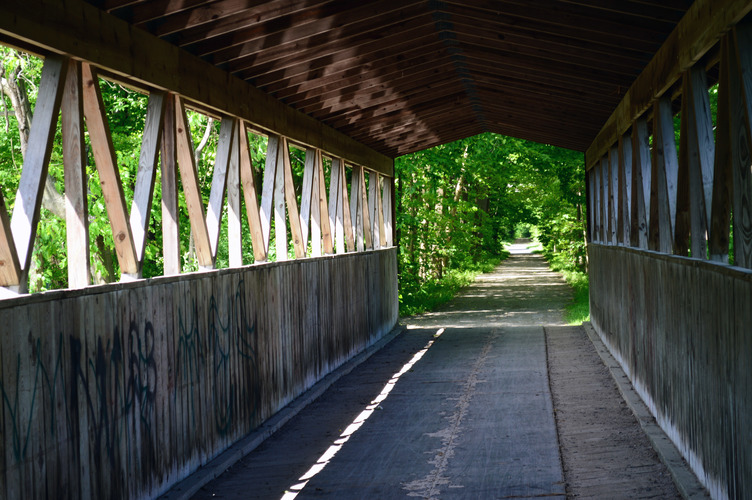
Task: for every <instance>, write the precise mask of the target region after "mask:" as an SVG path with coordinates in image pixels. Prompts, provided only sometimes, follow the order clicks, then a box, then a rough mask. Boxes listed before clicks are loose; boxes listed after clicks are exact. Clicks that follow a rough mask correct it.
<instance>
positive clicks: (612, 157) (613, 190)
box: [608, 147, 621, 245]
mask: <svg viewBox="0 0 752 500" xmlns="http://www.w3.org/2000/svg"><path fill="white" fill-rule="evenodd" d="M608 167H609V169H608V170H609V174H610V176H611V177H610V178H609V182H608V203H609V211H608V212H609V217H608V227H609V233H608V238H609V240H608V241H609V243H611V244H612V245H618V244H619V239H618V237H617V235H618V226H619V211H620V210H621V207H620V206H619V191H620V186H619V149H618V148H617V147H613V148H611V150H610V152H609V154H608Z"/></svg>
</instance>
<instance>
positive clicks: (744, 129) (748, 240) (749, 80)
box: [728, 22, 752, 268]
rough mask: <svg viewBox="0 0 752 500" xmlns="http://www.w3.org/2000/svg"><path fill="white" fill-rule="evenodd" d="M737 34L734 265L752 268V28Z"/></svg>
mask: <svg viewBox="0 0 752 500" xmlns="http://www.w3.org/2000/svg"><path fill="white" fill-rule="evenodd" d="M733 35H734V36H731V37H730V39H729V50H730V55H731V57H729V66H728V70H729V102H730V106H729V108H730V110H731V170H732V173H733V179H734V188H733V193H734V212H733V213H734V264H735V265H737V266H740V267H746V268H752V206H750V205H751V204H752V171H750V165H752V155H751V154H750V147H752V133H751V131H750V117H752V74H750V72H752V25H751V24H750V23H744V22H742V23H739V24H738V25H737V26H736V27H735V28H734V30H733ZM735 54H736V56H735Z"/></svg>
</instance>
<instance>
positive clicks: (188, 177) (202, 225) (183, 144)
mask: <svg viewBox="0 0 752 500" xmlns="http://www.w3.org/2000/svg"><path fill="white" fill-rule="evenodd" d="M175 127H176V128H175V135H176V148H177V157H178V167H179V170H180V179H181V181H182V185H183V196H184V197H185V204H186V206H187V208H188V219H189V220H190V222H191V231H192V234H193V240H194V242H195V244H196V257H197V258H198V263H199V266H201V267H204V268H212V267H214V257H213V253H212V249H211V242H210V236H209V230H208V228H207V227H206V215H205V212H204V200H203V198H202V197H201V187H200V186H199V181H198V171H197V170H196V159H195V156H194V154H193V140H192V139H191V127H190V125H189V123H188V117H187V116H186V114H185V106H184V104H183V101H182V99H180V98H179V97H177V96H176V97H175Z"/></svg>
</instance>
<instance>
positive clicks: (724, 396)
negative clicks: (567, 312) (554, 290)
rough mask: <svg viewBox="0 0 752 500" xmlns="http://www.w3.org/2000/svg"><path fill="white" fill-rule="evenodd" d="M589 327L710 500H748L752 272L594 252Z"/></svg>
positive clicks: (610, 249) (601, 248) (608, 249)
mask: <svg viewBox="0 0 752 500" xmlns="http://www.w3.org/2000/svg"><path fill="white" fill-rule="evenodd" d="M589 257H590V266H591V267H590V314H591V320H592V322H593V326H594V327H595V328H596V330H597V331H598V333H599V334H600V336H601V337H602V338H603V339H604V341H605V342H606V343H607V344H608V345H609V347H610V348H611V350H612V352H613V353H614V354H615V355H616V357H617V359H619V361H620V363H621V364H622V366H623V368H624V369H625V371H626V372H627V373H628V374H629V377H630V379H631V380H632V382H633V384H634V386H635V388H636V389H637V390H638V391H639V392H640V394H641V395H642V397H643V399H645V401H646V402H647V403H648V405H649V406H650V407H651V410H652V411H653V413H654V415H655V416H656V418H657V420H658V422H659V423H660V425H661V427H662V428H663V429H664V430H665V431H666V432H667V434H668V435H669V436H670V437H671V439H672V440H673V441H674V442H675V443H676V444H677V446H678V447H679V449H680V450H681V451H682V453H683V454H684V456H685V458H686V459H687V461H688V462H689V463H690V465H691V466H692V468H693V469H694V470H695V472H696V473H697V475H698V477H699V478H700V480H701V481H703V483H704V484H705V485H706V486H707V487H708V489H709V490H710V492H711V494H712V495H713V497H714V498H752V417H751V416H752V370H750V360H751V359H752V328H751V327H750V325H752V307H751V305H752V272H750V271H748V270H746V269H741V268H735V267H730V266H725V265H722V264H717V263H713V262H706V261H705V262H704V261H700V260H698V259H689V258H685V257H678V256H671V255H665V254H659V253H657V252H650V251H645V250H638V249H628V248H624V247H615V246H606V245H598V244H591V245H590V246H589Z"/></svg>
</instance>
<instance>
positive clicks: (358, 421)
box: [281, 328, 444, 500]
mask: <svg viewBox="0 0 752 500" xmlns="http://www.w3.org/2000/svg"><path fill="white" fill-rule="evenodd" d="M442 333H444V328H439V329H438V330H437V331H436V333H435V334H434V336H433V339H432V340H430V341H428V343H427V344H426V345H425V347H423V349H421V350H420V351H418V352H416V353H415V355H413V357H412V359H410V361H408V362H407V363H405V364H404V366H402V368H401V369H400V371H398V372H397V373H395V374H394V375H392V378H390V379H389V381H388V382H387V383H386V385H385V386H384V388H383V389H382V390H381V392H380V393H379V395H378V396H376V398H375V399H374V400H373V401H371V403H370V404H369V405H368V406H366V408H365V410H363V411H362V412H360V414H359V415H358V416H357V417H355V419H354V420H353V421H352V423H351V424H350V425H348V426H347V428H345V430H344V431H343V432H342V434H340V435H339V437H338V438H337V439H336V440H335V441H334V442H333V443H332V445H331V446H330V447H329V448H328V449H327V450H326V451H325V452H324V454H323V455H321V456H320V457H319V459H318V460H316V463H315V464H314V465H313V466H312V467H311V468H310V469H308V471H307V472H306V473H305V474H303V475H302V476H300V478H299V479H298V481H300V482H298V483H296V484H294V485H292V486H290V488H289V489H288V490H287V491H285V494H284V495H282V499H281V500H292V499H293V498H295V497H297V496H298V494H299V493H300V492H301V491H303V488H305V487H306V485H307V484H308V482H309V481H310V480H311V479H312V478H313V477H315V476H316V475H317V474H318V473H320V472H321V471H322V470H324V468H325V467H326V466H327V465H328V464H329V462H331V460H332V459H333V458H334V456H335V455H336V454H337V452H339V450H341V449H342V446H343V445H344V444H345V443H346V442H347V441H348V440H349V439H350V436H352V435H353V434H355V432H356V431H357V430H358V429H360V427H361V426H362V425H363V424H364V423H365V421H366V420H368V418H369V417H370V416H371V415H372V414H373V412H374V411H376V410H380V409H381V406H380V404H381V403H382V402H383V401H384V400H386V398H387V396H389V393H390V392H392V389H394V386H395V385H397V382H398V381H399V379H400V377H402V375H404V374H405V373H407V372H408V371H409V370H410V369H411V368H412V367H413V365H415V363H417V362H418V361H420V358H422V357H423V355H424V354H425V353H426V352H428V349H430V348H431V346H432V345H433V343H434V342H436V339H438V338H439V337H440V336H441V334H442Z"/></svg>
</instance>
